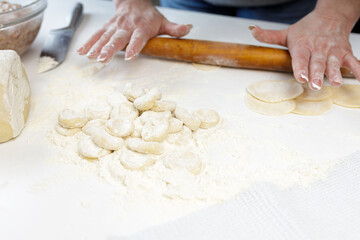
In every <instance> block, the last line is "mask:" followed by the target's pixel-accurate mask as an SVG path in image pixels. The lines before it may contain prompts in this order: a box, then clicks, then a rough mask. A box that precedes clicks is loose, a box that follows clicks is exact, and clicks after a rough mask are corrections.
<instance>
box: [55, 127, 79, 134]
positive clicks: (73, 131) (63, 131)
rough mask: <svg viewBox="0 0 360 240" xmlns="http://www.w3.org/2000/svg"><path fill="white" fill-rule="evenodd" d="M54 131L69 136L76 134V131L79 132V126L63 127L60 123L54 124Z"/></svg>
mask: <svg viewBox="0 0 360 240" xmlns="http://www.w3.org/2000/svg"><path fill="white" fill-rule="evenodd" d="M55 131H56V132H57V133H58V134H60V135H63V136H66V137H71V136H74V135H75V134H77V133H78V132H80V131H81V130H80V128H64V127H62V126H60V125H56V126H55Z"/></svg>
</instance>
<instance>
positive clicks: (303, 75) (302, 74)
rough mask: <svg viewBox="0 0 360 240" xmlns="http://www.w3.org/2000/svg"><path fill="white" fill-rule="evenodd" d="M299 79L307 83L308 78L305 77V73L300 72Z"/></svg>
mask: <svg viewBox="0 0 360 240" xmlns="http://www.w3.org/2000/svg"><path fill="white" fill-rule="evenodd" d="M300 77H301V79H302V80H305V81H306V82H309V78H308V77H307V76H306V75H305V72H302V73H301V74H300Z"/></svg>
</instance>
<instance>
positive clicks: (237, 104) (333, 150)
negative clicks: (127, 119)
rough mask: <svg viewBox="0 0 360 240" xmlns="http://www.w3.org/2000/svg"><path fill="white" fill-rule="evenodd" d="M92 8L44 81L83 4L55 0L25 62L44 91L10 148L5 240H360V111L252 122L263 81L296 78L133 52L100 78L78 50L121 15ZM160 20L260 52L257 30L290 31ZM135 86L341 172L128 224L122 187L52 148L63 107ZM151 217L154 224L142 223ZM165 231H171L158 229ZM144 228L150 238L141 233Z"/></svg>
mask: <svg viewBox="0 0 360 240" xmlns="http://www.w3.org/2000/svg"><path fill="white" fill-rule="evenodd" d="M83 3H84V9H85V16H84V19H83V21H82V23H81V25H80V26H79V28H78V30H77V32H76V34H75V37H74V39H73V42H72V45H71V48H70V52H69V55H68V57H67V58H66V60H65V62H64V63H63V64H62V65H61V66H59V67H58V68H57V69H55V70H53V71H51V72H48V73H45V74H42V75H38V74H37V73H36V66H37V61H38V56H39V53H40V50H41V46H42V43H43V41H44V39H45V37H46V35H47V33H48V32H49V30H50V29H53V28H60V27H63V26H65V25H66V24H67V21H66V20H65V19H66V16H68V15H69V12H70V11H71V8H72V7H73V3H72V2H71V1H55V0H50V1H49V6H48V9H47V10H46V14H45V19H44V22H43V26H42V28H41V31H40V34H39V36H38V37H37V39H36V41H35V43H34V44H33V45H32V47H31V48H30V49H29V51H28V52H27V53H26V54H25V55H24V56H23V58H22V60H23V62H24V64H25V68H26V70H27V73H28V75H29V79H30V83H31V88H32V99H33V101H32V110H31V113H30V117H29V121H28V125H27V127H26V129H25V130H24V131H23V133H22V135H21V136H20V137H19V138H17V139H15V140H14V141H11V142H8V143H6V144H1V145H0V226H1V227H0V239H37V240H40V239H54V240H55V239H122V238H120V237H121V236H123V235H128V234H138V235H135V237H136V236H137V237H138V238H139V239H142V238H144V239H145V236H146V237H147V238H148V239H150V238H152V239H190V238H193V239H201V237H204V239H205V238H206V239H211V238H214V239H216V238H221V236H225V237H226V238H228V239H230V238H231V237H232V238H233V239H239V237H240V236H243V237H244V236H245V237H247V238H252V239H254V238H255V237H259V239H260V238H261V239H264V238H271V237H273V238H274V239H280V238H284V239H295V238H306V239H320V238H324V237H326V238H327V239H339V238H341V237H344V238H346V237H349V238H354V236H357V235H358V234H359V230H358V228H356V227H355V226H356V225H355V223H356V222H359V221H360V217H359V216H360V213H359V211H360V202H359V201H360V200H359V199H360V189H359V187H357V186H358V185H359V179H358V176H359V175H360V171H359V161H357V160H360V159H359V158H360V154H358V155H356V154H355V155H351V154H353V153H355V152H356V151H358V150H359V148H360V147H359V146H360V128H359V126H358V123H359V121H360V110H357V109H356V110H354V109H345V108H341V107H338V106H334V107H333V108H332V109H331V110H330V111H329V112H327V113H326V114H324V115H322V116H311V117H309V116H298V115H288V116H283V117H265V116H261V115H259V114H255V113H252V112H250V111H249V110H248V109H247V108H246V107H245V105H244V102H243V97H244V94H245V88H246V86H247V85H249V84H250V83H252V82H255V81H261V80H271V79H289V78H291V77H292V76H291V75H290V74H284V73H274V72H265V71H253V70H241V69H227V68H215V69H213V70H212V71H200V70H197V69H196V68H194V67H193V66H192V65H191V64H188V63H179V62H173V61H167V60H160V59H153V58H149V57H144V56H140V57H139V59H137V60H135V61H132V62H124V61H123V60H122V58H123V55H122V54H119V55H118V56H117V57H116V59H114V60H113V61H112V62H111V63H110V64H109V65H108V66H107V67H106V68H104V69H100V68H101V67H99V66H98V65H96V64H95V63H93V62H89V61H88V60H87V59H86V58H85V57H81V56H78V55H77V54H76V49H78V48H79V47H80V46H81V44H82V43H84V42H85V41H86V39H87V38H88V37H89V36H90V35H91V34H92V33H93V32H94V31H95V30H96V29H97V28H99V27H100V26H101V25H102V24H103V23H104V22H105V21H106V20H107V19H108V18H109V17H110V16H112V14H113V11H114V9H113V6H112V3H111V2H107V1H95V0H87V1H83ZM160 11H161V12H163V13H164V14H165V16H167V18H168V19H169V20H171V21H174V22H178V23H192V24H193V25H194V28H193V29H192V31H191V33H190V34H189V35H188V36H187V38H193V39H205V40H214V41H224V42H239V43H245V44H256V45H260V44H259V43H258V42H256V40H254V39H253V38H252V36H251V34H250V32H249V30H248V28H247V27H248V25H251V24H257V25H260V26H262V27H264V28H274V29H281V28H283V27H285V26H284V25H280V24H274V23H268V22H260V21H253V20H245V19H237V18H231V17H223V16H218V15H209V14H200V13H194V12H184V11H175V10H169V9H160ZM351 42H352V44H353V50H354V53H355V56H357V57H359V56H360V35H352V36H351ZM78 77H79V78H80V77H81V78H84V80H82V83H79V79H74V81H72V78H78ZM87 81H88V82H87ZM131 81H133V82H137V83H139V84H141V85H142V86H145V87H150V86H155V87H158V88H159V89H161V91H162V92H163V95H164V96H165V97H166V98H171V99H174V100H176V102H177V103H178V104H181V105H183V106H185V107H187V108H189V109H192V110H195V109H197V108H201V107H204V108H212V109H215V110H217V111H218V112H219V114H220V115H221V116H223V117H224V118H225V117H226V116H232V117H235V118H239V119H240V120H241V121H240V122H239V125H242V126H244V128H245V129H246V131H247V132H248V133H249V134H250V135H252V136H255V137H257V138H259V139H261V140H262V141H263V142H264V143H267V142H276V143H279V144H284V145H286V146H288V147H289V148H291V149H293V150H295V151H298V152H300V153H301V154H303V155H304V156H306V157H309V158H312V159H314V160H316V161H319V162H321V161H324V162H325V161H327V160H328V159H330V160H334V159H335V160H336V161H334V164H335V166H334V165H332V164H329V169H326V171H324V173H323V176H320V177H319V178H318V179H321V181H322V182H318V181H314V182H311V183H310V182H309V184H306V188H302V187H298V186H296V184H292V185H291V187H293V188H291V189H283V190H281V189H278V188H277V187H276V186H277V184H275V183H276V181H274V184H275V185H276V186H274V185H272V182H271V181H270V183H256V182H255V185H254V186H252V187H250V188H247V190H245V191H244V192H241V193H240V194H239V195H238V196H237V198H236V199H232V200H230V201H228V202H225V203H222V204H220V205H215V206H212V207H210V208H205V207H208V206H209V205H212V204H213V202H209V203H204V204H199V202H196V203H194V204H193V203H179V202H177V203H176V204H178V205H177V208H178V211H176V214H175V211H174V214H173V215H171V214H170V213H171V211H169V213H166V209H162V211H163V212H158V209H153V212H151V211H149V210H148V209H146V206H138V205H136V206H131V207H129V208H128V209H126V211H127V212H130V213H132V214H128V215H126V216H127V217H126V219H124V216H125V215H124V214H123V211H124V210H123V209H122V206H121V203H118V202H117V199H116V197H117V194H121V192H119V191H118V188H117V186H116V185H114V184H109V183H108V182H106V181H102V180H101V179H99V177H98V176H97V175H96V174H93V171H92V170H91V169H87V168H81V166H80V168H77V169H75V170H74V168H73V165H72V163H71V161H68V162H66V161H65V162H64V161H62V160H59V159H58V156H59V155H58V154H59V153H58V150H56V148H54V147H52V146H51V144H49V141H48V140H49V131H51V130H52V128H53V127H52V126H55V124H56V118H57V115H56V114H54V111H53V110H54V109H56V110H60V109H61V107H65V106H67V105H68V104H69V101H71V99H77V101H82V100H84V101H85V99H90V98H91V94H94V95H96V92H91V91H94V89H96V88H97V87H98V88H99V89H101V90H104V89H105V90H106V88H107V86H109V87H110V86H111V87H116V86H119V88H121V87H123V85H124V83H128V82H131ZM346 82H348V83H353V82H355V81H354V80H346ZM64 85H66V88H65V87H64ZM87 85H88V87H89V89H90V90H88V89H87V88H86V86H87ZM58 95H62V97H59V96H58ZM75 95H78V96H79V97H78V98H74V96H75ZM67 96H69V98H68V99H66V97H67ZM59 101H60V103H59ZM61 101H64V102H61ZM52 104H54V105H52ZM55 113H56V111H55ZM264 146H265V145H264ZM264 146H262V145H258V146H253V151H254V152H262V151H265V150H264V149H263V147H264ZM219 147H220V148H221V147H224V146H219ZM232 147H233V148H236V146H235V145H234V146H232ZM350 155H351V157H349V156H350ZM264 157H265V158H266V156H264ZM225 158H226V156H224V162H226V159H225ZM84 161H85V160H84ZM315 170H316V169H315ZM319 171H320V170H319ZM328 174H329V176H328ZM320 175H321V174H320ZM356 177H357V179H356ZM295 182H296V180H294V183H295ZM278 185H279V184H278ZM280 185H281V184H280ZM284 185H286V183H285V184H284ZM145 205H146V204H145ZM199 206H201V207H199ZM200 208H203V209H202V210H201V211H200V212H196V213H194V214H193V215H190V216H185V218H184V219H181V218H180V219H179V220H177V221H175V222H172V223H170V224H166V223H164V221H163V220H159V219H165V220H166V221H169V220H173V219H174V218H178V217H181V216H183V215H186V214H188V213H191V212H193V211H195V210H198V209H200ZM146 211H147V214H144V216H145V215H146V217H144V218H143V219H141V218H139V216H141V215H142V214H143V213H144V212H146ZM179 212H180V213H179ZM158 223H161V224H165V225H159V226H157V227H155V228H151V227H153V225H154V224H158ZM148 228H150V229H148ZM144 229H148V230H145V232H140V231H143V230H144ZM183 234H184V235H185V234H186V237H185V238H183V237H182V235H183ZM355 234H357V235H355Z"/></svg>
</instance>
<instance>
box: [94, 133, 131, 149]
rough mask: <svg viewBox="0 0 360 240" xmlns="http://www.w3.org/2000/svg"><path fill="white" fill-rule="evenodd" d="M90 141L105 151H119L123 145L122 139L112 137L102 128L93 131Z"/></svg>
mask: <svg viewBox="0 0 360 240" xmlns="http://www.w3.org/2000/svg"><path fill="white" fill-rule="evenodd" d="M91 139H92V141H93V142H94V143H95V144H96V145H97V146H99V147H101V148H104V149H107V150H114V151H115V150H119V149H120V148H121V147H122V146H123V145H124V140H123V139H122V138H119V137H114V136H112V135H111V134H109V133H108V132H107V131H105V129H104V128H101V129H99V130H97V131H95V132H94V133H93V135H92V137H91Z"/></svg>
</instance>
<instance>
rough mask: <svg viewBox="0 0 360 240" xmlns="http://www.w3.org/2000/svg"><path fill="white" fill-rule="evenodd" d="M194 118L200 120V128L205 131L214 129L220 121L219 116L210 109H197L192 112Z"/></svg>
mask: <svg viewBox="0 0 360 240" xmlns="http://www.w3.org/2000/svg"><path fill="white" fill-rule="evenodd" d="M194 116H195V117H197V118H198V119H200V121H201V124H200V128H205V129H206V128H212V127H215V126H216V125H217V124H218V123H219V121H220V116H219V114H218V113H217V112H215V111H214V110H211V109H199V110H197V111H195V112H194Z"/></svg>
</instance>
